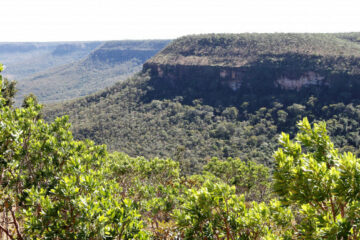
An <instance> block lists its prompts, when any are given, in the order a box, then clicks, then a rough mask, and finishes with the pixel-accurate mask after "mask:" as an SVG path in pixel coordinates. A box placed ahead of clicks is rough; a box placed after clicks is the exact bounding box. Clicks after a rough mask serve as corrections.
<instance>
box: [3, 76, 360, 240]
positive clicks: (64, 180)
mask: <svg viewBox="0 0 360 240" xmlns="http://www.w3.org/2000/svg"><path fill="white" fill-rule="evenodd" d="M0 86H1V91H0V116H1V118H0V126H1V127H0V170H1V173H2V174H1V178H0V183H1V184H0V196H1V197H0V210H1V211H0V212H1V221H0V233H1V237H8V238H10V239H358V238H359V237H360V236H359V235H360V233H359V227H360V226H359V223H360V213H359V209H360V208H359V207H360V202H359V193H360V191H359V189H358V186H360V178H359V176H360V166H359V164H360V159H358V158H356V157H355V155H354V154H352V153H349V152H347V153H340V152H339V151H338V149H336V148H335V147H334V144H333V143H332V142H331V140H330V138H329V136H328V135H327V130H326V123H325V122H320V123H318V124H314V125H313V126H311V125H310V123H309V121H308V120H307V119H306V118H304V119H303V120H302V121H299V122H298V124H297V126H298V129H299V132H298V133H297V134H296V135H295V137H294V139H293V140H290V136H289V135H288V134H285V133H283V134H282V135H281V137H280V139H279V145H280V147H279V148H278V150H277V151H276V152H275V154H274V159H275V160H274V161H275V162H274V163H275V168H274V173H273V174H272V175H271V174H270V172H269V169H268V168H266V167H264V166H263V165H260V164H256V163H253V162H250V161H248V162H243V161H241V160H240V159H233V158H228V159H225V160H219V159H217V158H213V159H211V160H210V161H209V162H208V163H207V164H206V165H205V166H204V168H203V169H204V170H203V171H201V172H199V173H198V174H195V175H182V174H181V170H180V168H179V163H178V162H175V161H173V160H171V159H159V158H152V159H146V158H143V157H138V158H132V157H129V156H128V155H126V154H124V153H119V152H114V153H111V154H109V153H108V152H107V150H106V146H104V145H102V146H96V145H94V143H93V142H91V141H89V140H84V141H76V140H74V139H73V136H72V133H71V131H70V130H69V129H70V124H69V123H68V118H67V117H61V118H57V119H56V120H55V121H52V122H51V123H46V122H45V121H44V120H43V119H42V118H41V106H40V105H38V104H36V103H35V102H36V101H35V99H34V98H32V97H28V98H27V99H26V102H25V103H24V104H23V106H24V107H23V108H14V107H12V106H11V105H10V104H9V103H10V102H11V101H9V99H11V97H12V94H10V95H4V93H5V92H6V91H7V90H8V87H9V82H6V81H3V79H2V78H1V77H0ZM231 115H232V114H231V111H230V116H231ZM271 189H272V190H271Z"/></svg>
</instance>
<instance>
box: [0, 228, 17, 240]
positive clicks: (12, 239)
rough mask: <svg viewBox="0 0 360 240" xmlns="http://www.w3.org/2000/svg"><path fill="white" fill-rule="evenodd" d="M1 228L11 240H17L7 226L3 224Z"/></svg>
mask: <svg viewBox="0 0 360 240" xmlns="http://www.w3.org/2000/svg"><path fill="white" fill-rule="evenodd" d="M0 230H2V231H3V232H4V233H6V235H7V236H8V237H9V238H10V239H11V240H15V238H13V236H11V235H10V233H9V231H8V230H6V229H5V228H3V227H2V226H1V225H0Z"/></svg>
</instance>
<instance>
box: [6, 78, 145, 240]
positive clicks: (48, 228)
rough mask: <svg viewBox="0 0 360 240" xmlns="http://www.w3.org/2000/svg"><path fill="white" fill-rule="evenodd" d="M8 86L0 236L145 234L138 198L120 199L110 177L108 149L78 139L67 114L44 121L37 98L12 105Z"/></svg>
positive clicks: (40, 237)
mask: <svg viewBox="0 0 360 240" xmlns="http://www.w3.org/2000/svg"><path fill="white" fill-rule="evenodd" d="M3 86H5V85H4V84H3V83H2V81H0V87H3ZM3 92H4V91H3V88H1V91H0V126H1V127H0V173H1V174H0V211H1V215H2V216H3V222H2V223H0V232H1V234H4V235H6V236H7V237H8V238H10V239H45V238H47V239H104V238H119V239H133V238H136V239H145V238H147V234H146V233H145V232H144V231H143V230H142V228H143V224H142V221H141V220H140V214H139V212H138V211H137V209H136V206H135V205H134V203H133V201H131V200H130V199H128V198H123V197H121V195H120V189H119V188H118V187H117V183H116V181H114V180H111V179H110V178H109V176H110V175H111V174H110V173H111V168H110V167H109V165H108V161H107V156H108V155H107V151H106V147H105V146H95V145H94V143H93V142H91V141H75V140H74V139H73V136H72V134H71V132H70V131H69V128H70V124H69V123H68V122H67V121H68V117H62V118H57V119H56V120H55V121H54V122H53V123H50V124H48V123H45V122H44V120H42V119H39V113H40V110H41V106H40V105H38V104H35V103H34V99H33V98H29V99H28V100H27V101H26V108H20V109H15V108H12V107H11V104H8V103H9V100H8V99H5V98H4V97H3V95H2V94H3ZM5 92H6V91H5ZM7 96H9V95H7Z"/></svg>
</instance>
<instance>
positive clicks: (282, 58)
mask: <svg viewBox="0 0 360 240" xmlns="http://www.w3.org/2000/svg"><path fill="white" fill-rule="evenodd" d="M344 39H346V38H342V37H341V39H340V38H339V37H338V36H337V35H331V34H330V35H321V34H305V35H300V34H267V35H266V34H239V35H198V36H189V37H184V38H180V39H178V40H175V41H174V42H172V43H170V45H168V46H167V47H166V48H165V49H164V50H162V51H161V52H160V53H158V54H157V55H155V56H154V57H153V58H151V59H150V60H148V61H147V62H146V63H145V64H144V66H143V71H144V72H145V71H150V76H151V85H152V87H153V89H154V91H153V95H156V96H158V97H163V98H171V97H175V96H185V98H188V101H189V102H190V101H191V100H192V99H196V98H200V99H203V100H205V101H206V100H208V102H207V103H209V104H221V105H223V104H224V101H225V102H226V103H225V104H237V103H239V102H241V101H245V100H248V99H251V101H254V99H255V101H256V99H257V98H259V96H261V97H262V98H263V99H265V98H266V97H267V98H268V99H274V98H278V97H279V96H282V95H284V99H285V100H286V96H285V95H288V94H291V95H292V96H296V97H299V98H300V97H308V96H310V95H316V96H319V97H322V96H323V97H326V96H328V95H329V94H330V95H331V94H333V95H342V96H346V97H347V98H348V99H350V98H360V94H359V91H360V54H358V53H360V45H359V44H357V43H356V42H353V41H350V40H348V42H346V43H345V42H344ZM339 49H341V51H339ZM356 49H359V51H357V50H356ZM214 96H218V97H215V98H218V99H220V98H221V101H220V100H218V99H214ZM224 99H225V100H224ZM339 99H340V98H339Z"/></svg>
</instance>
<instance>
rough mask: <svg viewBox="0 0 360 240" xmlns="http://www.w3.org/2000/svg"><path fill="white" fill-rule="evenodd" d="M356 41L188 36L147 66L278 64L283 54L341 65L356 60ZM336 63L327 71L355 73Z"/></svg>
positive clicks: (355, 37)
mask: <svg viewBox="0 0 360 240" xmlns="http://www.w3.org/2000/svg"><path fill="white" fill-rule="evenodd" d="M359 39H360V33H344V34H328V33H324V34H317V33H306V34H305V33H304V34H299V33H244V34H200V35H189V36H185V37H182V38H179V39H177V40H175V41H173V42H172V43H171V44H169V46H167V48H166V49H164V50H163V51H161V52H160V53H159V54H157V55H156V56H155V57H154V58H152V59H151V60H150V61H149V63H157V64H163V65H175V64H181V65H206V66H227V67H241V66H250V65H252V64H256V63H257V62H262V61H264V62H266V61H267V60H271V61H272V62H278V63H281V61H282V58H283V56H284V55H286V54H291V55H293V56H300V55H301V56H303V57H305V58H309V59H310V58H312V57H316V56H318V57H325V58H328V59H333V60H335V61H336V59H338V60H340V59H341V61H344V59H348V60H351V59H352V58H358V57H359V56H360V54H359V50H360V41H359ZM339 58H340V59H339ZM324 63H325V62H324ZM334 63H335V62H334ZM338 63H339V64H332V65H331V68H332V69H333V70H335V69H337V68H344V67H349V70H351V69H354V71H356V72H358V71H359V66H358V65H355V66H354V65H345V66H344V64H343V63H341V62H338ZM327 64H329V63H327ZM299 67H301V66H299ZM350 67H351V68H350Z"/></svg>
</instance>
